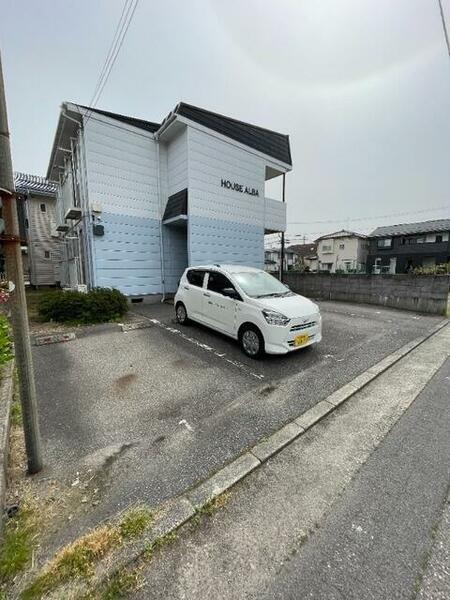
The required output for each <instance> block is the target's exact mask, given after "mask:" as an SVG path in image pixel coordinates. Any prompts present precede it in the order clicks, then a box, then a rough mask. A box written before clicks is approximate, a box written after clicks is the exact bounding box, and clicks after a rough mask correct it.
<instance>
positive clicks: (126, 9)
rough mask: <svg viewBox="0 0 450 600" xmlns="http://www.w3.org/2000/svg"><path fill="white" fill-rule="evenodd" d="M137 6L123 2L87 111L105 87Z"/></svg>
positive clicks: (135, 1)
mask: <svg viewBox="0 0 450 600" xmlns="http://www.w3.org/2000/svg"><path fill="white" fill-rule="evenodd" d="M138 4H139V0H125V2H124V6H123V8H122V13H121V15H120V19H119V22H118V24H117V27H116V31H115V33H114V36H113V40H112V42H111V45H110V48H109V50H108V54H107V55H106V59H105V62H104V64H103V67H102V69H101V72H100V75H99V78H98V81H97V84H96V86H95V90H94V94H93V96H92V99H91V102H90V103H89V109H91V108H93V107H94V106H95V105H96V104H97V102H98V101H99V99H100V97H101V95H102V93H103V90H104V88H105V85H106V83H107V81H108V79H109V76H110V74H111V71H112V69H113V67H114V65H115V63H116V60H117V57H118V56H119V53H120V50H121V48H122V46H123V42H124V41H125V37H126V35H127V32H128V29H129V27H130V25H131V21H132V20H133V16H134V13H135V12H136V8H137V5H138ZM89 109H88V110H87V111H86V113H85V115H87V120H89V118H90V115H91V114H92V113H91V111H90V110H89Z"/></svg>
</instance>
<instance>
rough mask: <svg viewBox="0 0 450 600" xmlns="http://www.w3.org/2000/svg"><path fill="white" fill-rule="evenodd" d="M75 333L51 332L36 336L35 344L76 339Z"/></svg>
mask: <svg viewBox="0 0 450 600" xmlns="http://www.w3.org/2000/svg"><path fill="white" fill-rule="evenodd" d="M76 337H77V336H76V335H75V333H73V332H72V333H49V334H48V335H38V336H36V337H35V338H34V345H35V346H45V345H46V344H58V343H59V342H70V340H75V339H76Z"/></svg>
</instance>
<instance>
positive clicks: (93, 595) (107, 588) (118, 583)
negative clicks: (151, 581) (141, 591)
mask: <svg viewBox="0 0 450 600" xmlns="http://www.w3.org/2000/svg"><path fill="white" fill-rule="evenodd" d="M139 581H140V578H139V574H138V572H137V571H136V570H129V569H126V568H122V569H119V570H118V571H116V572H115V573H113V575H111V577H110V578H109V580H108V581H107V582H106V583H105V584H104V586H102V587H101V588H100V589H98V590H97V591H91V592H88V593H87V594H86V595H85V596H83V598H82V599H80V600H117V598H123V597H125V596H127V595H128V594H130V593H131V592H132V591H133V590H135V589H136V588H137V587H138V585H139Z"/></svg>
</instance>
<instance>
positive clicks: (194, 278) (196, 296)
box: [181, 269, 206, 320]
mask: <svg viewBox="0 0 450 600" xmlns="http://www.w3.org/2000/svg"><path fill="white" fill-rule="evenodd" d="M205 274H206V271H202V270H201V269H189V271H188V272H187V273H186V279H185V280H184V281H183V283H182V284H181V285H182V286H183V288H184V289H183V292H184V299H185V302H186V310H187V314H188V315H189V316H191V317H192V318H193V319H199V320H203V318H202V306H203V293H204V291H205V290H204V289H203V281H204V278H205Z"/></svg>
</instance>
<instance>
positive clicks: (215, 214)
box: [188, 124, 284, 269]
mask: <svg viewBox="0 0 450 600" xmlns="http://www.w3.org/2000/svg"><path fill="white" fill-rule="evenodd" d="M188 157H189V186H188V189H189V198H188V207H189V240H188V248H189V264H190V265H197V264H201V263H203V264H205V263H206V264H207V263H217V262H219V263H220V262H222V263H231V264H242V265H248V266H254V267H258V268H261V269H262V268H264V230H265V228H266V214H265V211H266V201H265V198H264V185H265V172H266V166H267V165H268V164H269V163H270V161H268V160H267V158H265V157H263V156H261V155H260V154H259V153H256V152H253V151H251V149H245V148H244V147H242V145H241V144H237V143H234V142H233V141H232V140H228V139H224V138H223V136H219V135H217V134H214V133H212V132H209V131H208V130H206V129H204V128H201V127H198V126H196V125H194V124H192V125H191V124H190V125H189V127H188ZM222 179H225V180H228V181H231V182H233V183H234V182H235V183H238V184H242V185H243V186H244V188H245V187H248V188H250V189H251V188H253V189H255V190H257V191H258V195H250V194H247V193H244V192H240V191H236V190H232V189H227V188H224V187H222V185H221V181H222ZM280 204H281V203H280ZM282 210H284V207H283V209H282Z"/></svg>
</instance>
